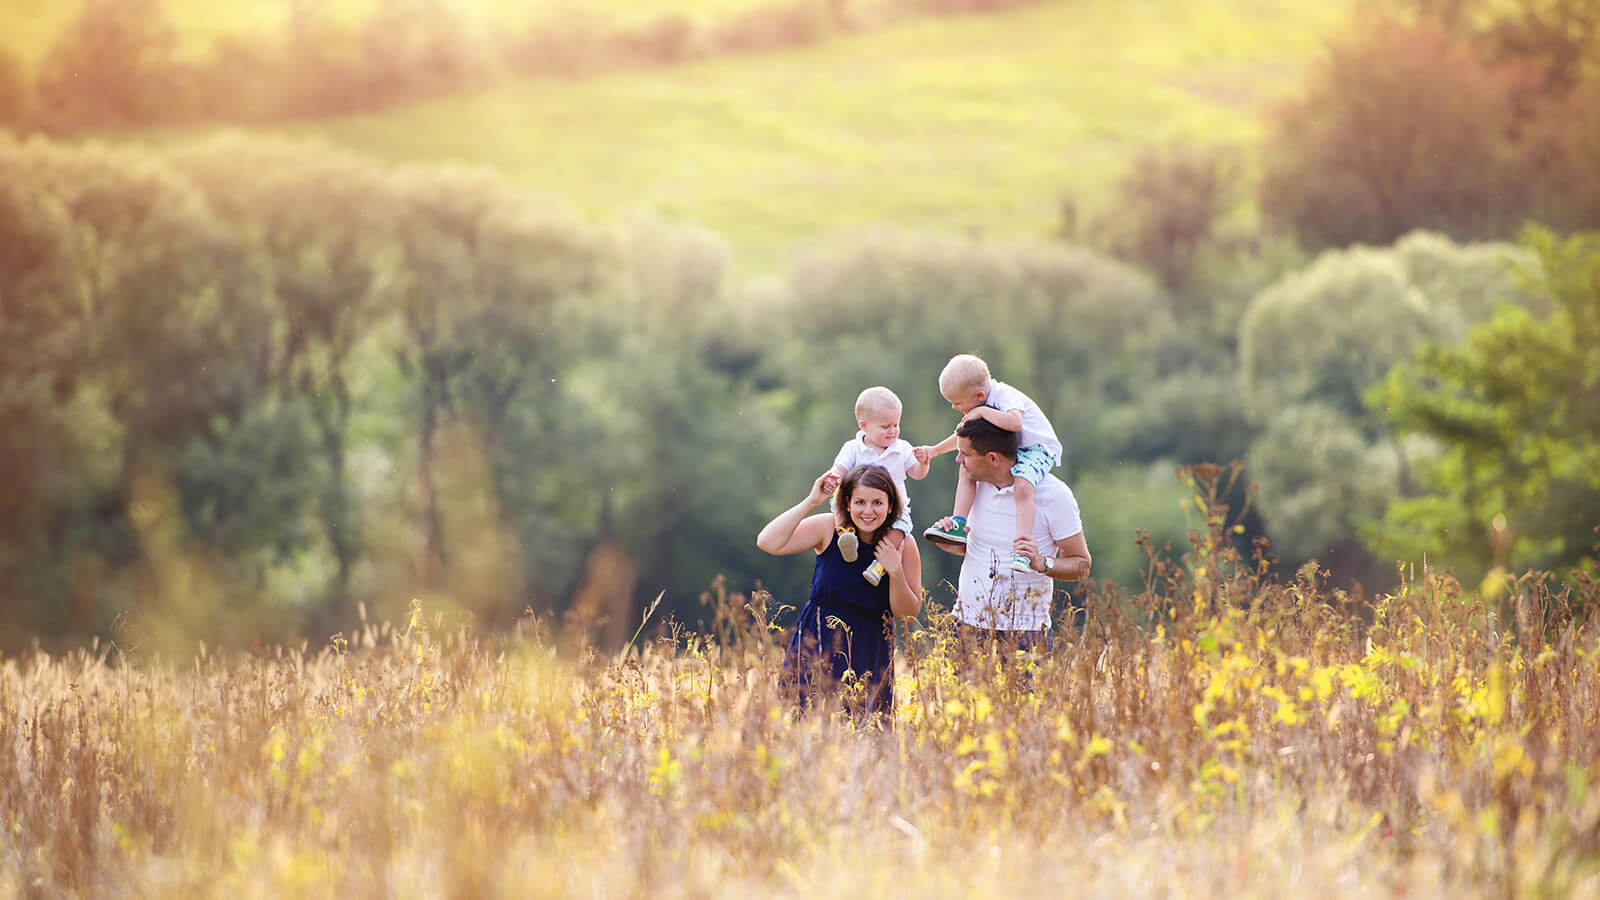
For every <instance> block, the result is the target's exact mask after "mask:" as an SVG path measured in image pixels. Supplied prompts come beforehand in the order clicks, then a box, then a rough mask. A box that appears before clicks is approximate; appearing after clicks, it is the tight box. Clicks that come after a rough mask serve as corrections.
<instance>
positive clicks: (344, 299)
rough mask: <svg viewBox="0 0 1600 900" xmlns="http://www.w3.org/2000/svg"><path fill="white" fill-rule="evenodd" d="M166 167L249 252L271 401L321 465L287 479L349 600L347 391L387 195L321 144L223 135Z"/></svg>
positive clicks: (382, 260) (369, 329)
mask: <svg viewBox="0 0 1600 900" xmlns="http://www.w3.org/2000/svg"><path fill="white" fill-rule="evenodd" d="M172 158H173V160H174V163H175V164H176V165H177V166H179V167H180V168H181V169H182V171H184V172H185V173H186V174H187V175H188V177H189V178H190V179H192V180H193V181H194V183H195V184H197V185H198V186H199V187H200V188H201V190H203V191H204V192H205V194H206V196H207V198H208V200H209V201H210V203H211V205H212V207H213V208H214V209H215V210H216V211H217V212H218V214H219V215H221V216H222V217H223V218H224V219H226V220H227V221H228V222H229V223H230V224H231V225H232V227H233V228H234V229H235V232H236V233H237V234H238V235H239V236H240V238H241V239H242V240H246V241H248V242H249V243H250V250H251V252H252V255H251V257H250V260H249V263H250V266H251V269H252V271H253V272H255V274H256V277H257V278H258V280H259V286H260V290H261V291H262V292H263V296H264V298H265V300H266V302H267V303H268V304H269V305H270V316H271V321H270V324H269V327H268V328H267V329H266V330H265V334H264V335H263V338H264V344H263V346H262V351H263V352H264V353H265V354H266V359H265V361H264V366H265V368H266V369H267V370H268V371H267V374H268V377H269V378H270V380H271V382H272V388H273V391H274V393H275V395H276V398H277V399H276V401H275V402H276V403H277V404H279V405H281V407H282V408H283V409H284V410H285V414H286V415H295V413H291V412H289V408H291V407H302V408H303V411H304V413H305V418H304V423H303V425H302V426H301V427H302V428H308V429H310V434H311V435H313V436H314V438H315V442H316V452H317V453H318V454H319V455H320V457H321V463H320V466H317V467H310V466H306V465H303V464H302V465H300V466H299V467H298V468H292V469H291V470H290V471H291V472H292V473H293V474H294V475H295V479H296V481H297V482H299V483H304V484H312V485H315V487H314V488H312V490H314V492H315V494H316V496H317V497H318V498H319V499H318V505H319V509H320V518H321V522H322V530H323V533H324V536H325V538H326V540H327V542H328V545H329V547H330V548H331V550H332V553H333V557H334V561H335V565H336V572H335V576H334V578H335V583H334V584H333V585H331V587H332V589H333V592H334V597H335V598H337V599H339V600H344V599H347V598H348V591H349V588H350V578H351V574H352V572H353V569H354V566H355V564H356V561H357V559H358V557H359V556H360V553H361V550H362V545H363V538H362V517H361V510H360V507H359V505H358V504H356V503H355V502H354V499H353V498H352V496H351V485H350V476H349V473H348V461H349V455H350V443H351V435H350V431H351V425H352V420H353V417H354V416H355V413H356V408H357V404H358V402H359V399H360V398H358V397H357V396H355V393H354V389H353V387H352V384H353V382H357V383H359V382H370V379H362V378H359V377H357V374H356V373H354V372H352V367H353V366H354V365H355V364H356V361H357V359H358V358H359V357H360V356H361V355H362V353H363V345H364V344H368V343H370V342H371V339H372V337H373V335H374V334H375V332H377V331H378V325H379V323H380V321H381V319H382V317H384V316H385V315H386V314H387V313H388V312H389V308H388V306H387V305H386V301H387V300H388V293H389V292H390V291H391V290H392V286H393V282H394V281H395V273H394V266H395V260H396V257H397V253H396V251H395V249H394V244H393V240H392V236H391V234H392V224H391V223H392V222H393V221H394V220H395V218H396V215H397V213H398V204H397V202H396V199H395V198H394V196H393V191H392V189H391V187H390V185H389V183H388V181H387V180H386V179H385V177H384V173H383V170H382V169H381V168H380V167H378V166H377V165H375V164H373V163H371V162H369V161H366V160H363V159H360V158H358V157H356V156H354V155H352V154H349V153H346V152H343V151H339V150H337V149H335V148H332V147H329V146H326V145H322V144H319V143H306V142H290V141H278V140H270V139H263V138H256V137H244V136H241V135H227V136H223V137H220V138H213V139H210V140H207V141H203V142H199V143H196V144H191V145H188V146H186V147H180V148H178V149H176V150H174V151H173V152H172ZM365 352H366V354H367V355H369V356H370V355H371V352H372V351H370V350H367V351H365ZM287 433H288V432H287V431H286V432H285V434H287ZM285 474H286V475H287V474H290V473H285Z"/></svg>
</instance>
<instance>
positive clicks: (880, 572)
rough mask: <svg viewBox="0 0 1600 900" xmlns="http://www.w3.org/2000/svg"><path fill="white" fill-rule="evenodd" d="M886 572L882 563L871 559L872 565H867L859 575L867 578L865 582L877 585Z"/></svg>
mask: <svg viewBox="0 0 1600 900" xmlns="http://www.w3.org/2000/svg"><path fill="white" fill-rule="evenodd" d="M887 574H889V573H888V571H886V570H885V569H884V568H883V563H881V562H878V561H877V560H873V561H872V565H870V566H867V570H866V571H865V572H862V573H861V577H862V578H865V579H866V580H867V584H870V585H872V586H873V587H877V586H878V582H880V581H882V580H883V576H885V575H887Z"/></svg>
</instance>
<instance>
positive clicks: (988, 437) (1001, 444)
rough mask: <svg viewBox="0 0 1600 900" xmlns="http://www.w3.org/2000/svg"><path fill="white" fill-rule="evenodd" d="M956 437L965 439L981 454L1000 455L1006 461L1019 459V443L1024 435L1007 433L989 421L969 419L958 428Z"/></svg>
mask: <svg viewBox="0 0 1600 900" xmlns="http://www.w3.org/2000/svg"><path fill="white" fill-rule="evenodd" d="M956 437H964V438H966V439H967V440H968V441H970V442H971V443H972V449H974V450H976V451H978V452H979V453H998V454H1000V455H1001V456H1003V457H1005V458H1006V459H1016V458H1017V441H1018V440H1020V439H1021V437H1022V435H1020V434H1019V433H1017V432H1015V431H1007V430H1005V429H1004V428H1001V427H1000V426H999V425H996V424H994V423H993V422H991V421H989V420H988V419H967V420H966V421H964V422H962V423H961V424H960V425H958V426H956Z"/></svg>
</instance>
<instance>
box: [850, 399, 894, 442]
mask: <svg viewBox="0 0 1600 900" xmlns="http://www.w3.org/2000/svg"><path fill="white" fill-rule="evenodd" d="M856 424H857V425H860V426H861V439H862V440H863V441H866V442H867V446H869V447H874V448H876V449H878V450H887V449H889V447H890V445H892V444H893V443H894V442H895V441H897V440H899V439H900V410H899V409H898V408H889V409H877V410H873V411H872V412H869V413H867V415H866V417H865V418H861V419H857V420H856Z"/></svg>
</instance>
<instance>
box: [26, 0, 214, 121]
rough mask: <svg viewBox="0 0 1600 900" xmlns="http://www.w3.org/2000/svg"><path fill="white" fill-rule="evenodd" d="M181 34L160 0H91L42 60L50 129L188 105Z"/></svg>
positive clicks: (142, 116) (41, 89)
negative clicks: (182, 95) (182, 85)
mask: <svg viewBox="0 0 1600 900" xmlns="http://www.w3.org/2000/svg"><path fill="white" fill-rule="evenodd" d="M177 46H178V40H177V33H176V32H175V31H174V30H173V28H172V26H171V24H170V23H169V22H168V21H167V18H166V15H165V12H164V10H163V9H162V7H161V3H160V2H159V0H84V3H83V6H82V9H81V10H80V11H79V12H78V15H77V17H76V18H75V19H73V21H72V24H71V25H69V26H68V27H67V30H66V31H65V32H64V33H63V34H62V35H61V37H60V38H58V39H57V40H56V42H55V43H54V44H53V45H51V47H50V48H49V49H48V50H47V51H46V52H45V54H44V56H43V57H42V58H41V59H40V60H39V66H38V73H37V87H36V91H37V103H36V107H37V112H38V114H39V117H40V119H41V120H42V121H43V123H44V124H45V125H46V126H47V127H54V128H72V127H76V126H80V125H90V124H92V125H131V124H140V123H146V122H152V121H155V120H157V119H160V118H164V117H168V118H170V117H171V116H172V115H173V114H174V113H176V112H179V111H181V107H182V104H181V103H180V102H177V101H178V94H179V90H178V88H179V76H178V65H177V62H176V58H177V57H176V54H177Z"/></svg>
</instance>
